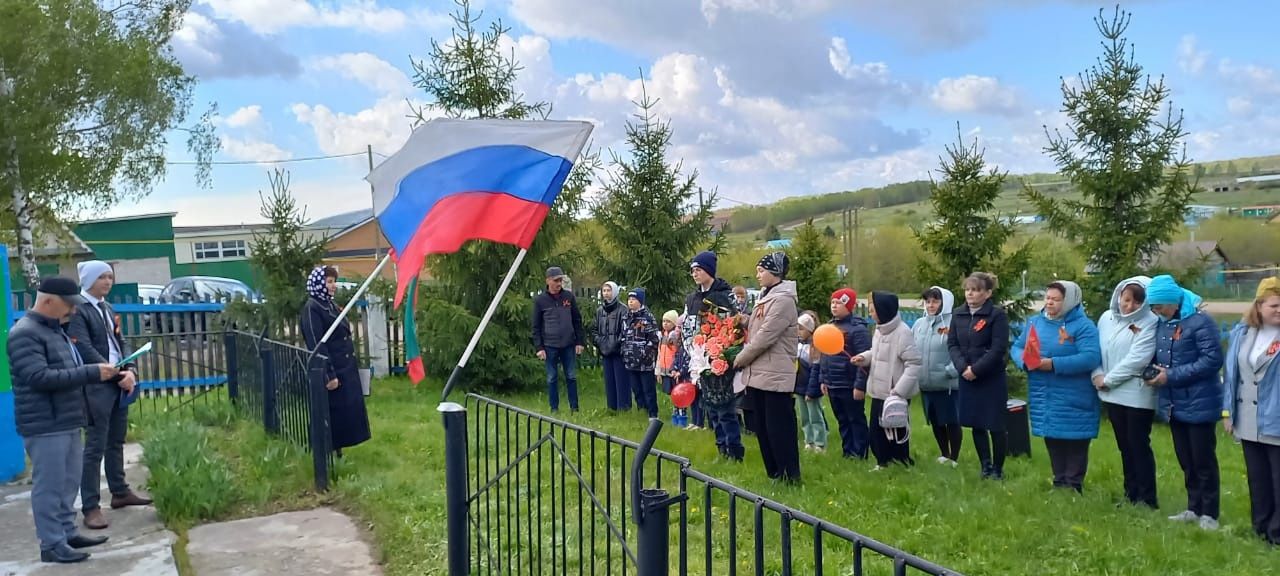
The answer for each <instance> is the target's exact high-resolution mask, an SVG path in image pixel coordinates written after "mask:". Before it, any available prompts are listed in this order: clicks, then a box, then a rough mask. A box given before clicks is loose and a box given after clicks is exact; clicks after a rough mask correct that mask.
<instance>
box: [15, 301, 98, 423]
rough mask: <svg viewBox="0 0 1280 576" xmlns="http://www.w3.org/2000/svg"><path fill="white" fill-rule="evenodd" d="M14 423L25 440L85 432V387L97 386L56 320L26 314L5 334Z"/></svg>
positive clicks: (92, 367)
mask: <svg viewBox="0 0 1280 576" xmlns="http://www.w3.org/2000/svg"><path fill="white" fill-rule="evenodd" d="M7 348H8V350H7V351H8V353H9V376H10V378H11V379H12V382H13V405H14V406H13V407H14V420H15V421H16V422H17V425H18V435H19V436H23V437H25V438H30V437H32V436H39V435H42V434H53V433H55V432H66V431H70V430H78V429H80V428H84V427H85V425H86V424H87V423H88V417H87V416H86V414H85V396H84V387H85V386H86V385H88V384H94V383H97V382H100V381H101V378H100V374H99V371H98V366H97V365H96V364H90V365H88V366H85V365H84V364H83V362H82V361H81V360H80V356H79V353H78V352H76V350H75V345H74V344H72V343H71V339H70V338H69V337H67V335H66V333H65V332H63V328H62V326H61V325H60V323H59V322H58V320H57V319H55V318H49V317H47V316H43V315H40V314H38V313H36V312H34V311H28V312H27V313H26V314H25V315H24V316H23V317H22V318H21V319H19V320H18V322H17V323H16V324H14V326H13V329H12V330H10V331H9V343H8V345H7Z"/></svg>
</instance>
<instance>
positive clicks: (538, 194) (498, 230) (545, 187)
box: [368, 118, 592, 306]
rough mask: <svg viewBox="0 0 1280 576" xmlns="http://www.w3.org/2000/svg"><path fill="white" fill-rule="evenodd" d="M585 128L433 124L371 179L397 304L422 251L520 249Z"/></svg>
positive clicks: (560, 180)
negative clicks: (472, 246)
mask: <svg viewBox="0 0 1280 576" xmlns="http://www.w3.org/2000/svg"><path fill="white" fill-rule="evenodd" d="M591 128H592V125H591V124H590V123H588V122H577V121H522V120H490V119H481V120H454V119H443V118H441V119H435V120H431V121H430V122H427V123H426V124H424V125H422V126H420V127H419V128H418V129H416V130H414V132H413V135H412V136H410V138H409V141H408V142H406V143H405V145H404V147H403V148H401V149H400V151H399V152H397V153H396V154H395V155H394V156H392V157H391V158H388V159H387V160H386V161H385V162H383V163H382V164H381V165H379V166H378V167H377V168H376V169H374V170H373V172H371V173H370V174H369V177H368V180H369V182H370V183H371V184H372V185H373V205H374V206H373V210H374V215H375V217H376V218H377V219H378V224H379V226H380V227H381V228H382V232H383V234H385V235H386V237H387V240H388V241H389V242H390V243H391V247H392V249H393V250H394V252H393V254H394V255H395V262H396V280H397V282H396V284H397V287H396V306H399V305H400V302H401V300H402V299H403V297H404V294H405V288H406V287H407V286H408V285H409V284H410V283H411V282H415V281H416V280H417V277H418V273H419V271H420V270H421V269H422V263H423V260H424V259H425V258H426V256H427V255H428V254H441V253H449V252H456V251H457V250H458V249H459V248H461V247H462V245H463V244H464V243H466V242H467V241H468V240H490V241H493V242H501V243H504V244H514V245H516V246H519V247H521V248H528V247H529V245H530V244H532V243H533V239H534V236H536V235H537V233H538V228H540V227H541V226H542V221H543V219H545V218H546V216H547V213H548V212H549V211H550V210H551V204H552V203H553V202H555V199H556V196H558V195H559V194H560V189H561V187H562V186H563V185H564V181H565V178H567V177H568V176H569V170H570V169H572V168H573V163H574V161H575V160H577V158H578V154H579V153H581V152H582V148H583V146H585V145H586V143H587V138H588V137H589V136H590V134H591Z"/></svg>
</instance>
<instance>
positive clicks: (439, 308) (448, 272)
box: [411, 0, 598, 387]
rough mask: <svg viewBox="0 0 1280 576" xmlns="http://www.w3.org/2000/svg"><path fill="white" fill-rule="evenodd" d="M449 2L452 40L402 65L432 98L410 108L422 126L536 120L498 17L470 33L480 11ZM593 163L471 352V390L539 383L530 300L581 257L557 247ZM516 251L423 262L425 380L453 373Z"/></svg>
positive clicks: (569, 191)
mask: <svg viewBox="0 0 1280 576" xmlns="http://www.w3.org/2000/svg"><path fill="white" fill-rule="evenodd" d="M455 3H456V4H457V8H456V9H455V11H454V13H453V14H452V18H453V22H454V25H453V34H452V38H451V39H450V40H449V41H448V42H445V43H440V42H436V41H435V40H432V42H431V50H430V54H429V56H428V57H427V59H426V60H412V62H411V63H412V66H413V70H414V85H415V86H417V87H418V88H420V89H422V90H423V91H424V92H426V94H427V96H428V97H430V99H431V103H430V104H429V105H428V106H427V107H426V108H419V109H415V110H414V115H415V116H416V118H417V120H418V121H419V122H424V121H426V120H427V119H428V118H429V117H430V115H431V114H432V113H433V111H435V112H440V113H443V114H444V115H445V116H448V117H450V118H510V119H545V118H546V116H547V114H549V113H550V111H551V105H550V104H549V103H547V102H534V103H529V102H526V101H525V100H524V96H523V95H522V94H521V93H520V92H519V90H518V89H517V88H516V80H517V79H518V78H519V73H520V70H521V67H520V64H519V63H518V62H516V61H515V59H514V55H513V54H512V53H511V52H510V51H507V50H504V49H503V48H502V46H501V39H502V36H503V34H505V33H506V32H507V28H506V27H504V26H503V25H502V22H501V20H495V21H494V22H493V23H491V24H490V26H489V27H488V29H487V30H483V31H482V30H478V29H477V26H478V25H479V23H480V20H481V17H482V14H480V13H475V14H473V13H472V11H471V2H470V0H455ZM597 165H598V162H597V160H596V158H595V157H593V156H587V157H585V158H582V159H579V161H578V162H577V163H576V164H575V166H574V170H573V172H572V173H571V174H570V176H569V178H568V180H567V181H566V182H565V186H564V190H563V191H562V192H561V193H560V196H559V197H558V198H557V199H556V202H555V205H553V206H552V207H551V212H550V213H549V214H548V215H547V218H546V220H544V221H543V224H542V229H541V230H540V231H539V232H538V236H537V238H536V239H535V240H534V242H533V245H532V246H531V247H530V248H529V252H528V254H527V255H526V256H525V260H524V264H523V265H522V266H521V268H520V270H519V271H518V272H517V274H516V276H515V277H514V278H513V279H512V282H511V287H510V289H509V290H508V291H507V293H506V296H505V297H504V298H503V302H502V305H501V306H499V307H498V310H497V312H496V313H495V314H494V317H493V320H492V322H491V323H490V324H489V326H488V327H487V328H486V330H485V334H484V337H483V338H482V339H481V340H480V344H479V346H478V347H477V348H476V352H475V356H474V358H475V359H474V360H473V362H472V363H471V365H473V366H483V369H481V370H472V371H471V372H470V373H469V374H468V378H467V382H469V383H470V384H473V385H479V386H488V387H519V386H523V385H526V384H532V383H534V381H535V380H540V378H537V379H535V378H532V377H531V376H530V375H532V374H541V371H542V366H541V364H540V363H539V362H538V360H537V358H536V357H535V356H534V350H533V344H532V342H531V341H530V339H529V310H530V309H531V306H532V302H531V300H530V298H529V294H531V293H535V292H537V291H539V290H541V289H542V288H543V287H544V284H543V282H544V281H543V275H542V270H544V269H545V268H546V267H548V266H551V265H558V266H563V267H564V268H565V269H566V270H567V271H568V272H569V273H570V274H572V273H573V270H574V264H576V263H578V262H580V261H581V256H580V255H579V254H578V253H577V252H575V251H573V250H572V249H570V250H569V251H563V250H558V249H557V244H558V243H559V242H558V241H559V240H560V239H561V238H562V237H564V236H565V235H567V234H568V233H569V232H570V231H572V229H573V228H574V226H575V220H574V215H575V214H577V212H578V211H579V210H580V209H581V208H582V205H583V200H582V198H583V193H584V192H585V190H586V187H587V185H588V184H590V181H591V180H590V174H591V172H592V170H593V169H594V168H595V167H596V166H597ZM516 252H517V249H516V248H515V247H514V246H508V245H503V244H496V243H493V242H486V241H473V242H468V243H467V244H466V245H465V246H463V247H462V249H461V250H459V251H458V252H456V253H453V254H443V255H436V256H432V257H430V258H428V259H427V270H428V271H429V273H430V275H431V277H432V279H433V280H434V282H433V283H432V285H430V286H428V287H426V288H424V289H423V290H421V291H420V293H419V294H420V295H419V304H420V308H421V314H420V315H419V318H420V320H419V321H418V329H419V332H420V338H419V342H420V343H421V348H422V353H423V358H424V363H425V366H426V369H427V372H428V373H429V374H434V375H440V376H443V375H447V374H448V373H449V371H450V370H452V368H453V364H454V362H455V361H456V360H457V359H458V358H459V357H461V355H462V351H463V349H464V348H465V347H466V345H467V342H468V340H469V339H470V338H471V334H472V332H473V331H474V330H475V329H476V327H477V326H479V324H480V317H481V316H483V314H484V311H485V309H486V308H487V307H488V305H489V301H490V300H491V299H492V298H493V295H494V293H496V292H497V291H498V287H499V285H500V284H501V282H502V278H503V275H504V273H505V272H506V269H507V267H508V266H509V265H510V264H511V262H512V261H513V260H514V259H515V256H516Z"/></svg>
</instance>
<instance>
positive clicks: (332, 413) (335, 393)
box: [301, 266, 370, 456]
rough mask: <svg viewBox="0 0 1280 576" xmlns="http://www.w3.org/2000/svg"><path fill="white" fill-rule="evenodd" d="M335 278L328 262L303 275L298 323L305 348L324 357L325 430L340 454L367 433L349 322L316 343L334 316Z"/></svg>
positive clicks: (365, 414)
mask: <svg viewBox="0 0 1280 576" xmlns="http://www.w3.org/2000/svg"><path fill="white" fill-rule="evenodd" d="M337 282H338V271H337V270H336V269H334V268H333V267H332V266H317V267H316V268H315V269H314V270H312V271H311V275H310V276H309V277H307V295H308V298H307V303H306V304H305V305H303V307H302V318H301V324H302V337H303V338H305V339H306V342H307V348H308V349H309V350H315V351H316V354H318V355H323V356H324V357H325V358H326V359H327V360H326V361H325V367H324V373H325V382H326V384H325V389H327V390H328V391H329V430H330V436H331V437H332V438H333V446H332V447H333V449H334V450H336V451H337V452H338V455H339V456H341V455H342V449H343V448H346V447H348V446H355V445H357V444H360V443H361V442H364V441H365V440H368V439H369V435H370V434H369V415H368V413H367V412H365V408H364V392H363V390H361V386H360V371H359V365H358V364H357V363H356V348H355V344H354V343H353V342H352V341H351V326H350V325H349V324H347V321H346V320H345V319H343V320H342V322H339V323H338V327H337V329H335V330H334V331H333V335H332V336H330V337H329V340H328V341H327V342H324V343H320V339H321V338H323V337H324V333H325V331H326V330H328V329H329V326H331V325H332V324H333V321H334V320H335V319H337V317H338V307H337V306H335V305H334V302H333V294H334V292H336V291H337V289H338V284H337Z"/></svg>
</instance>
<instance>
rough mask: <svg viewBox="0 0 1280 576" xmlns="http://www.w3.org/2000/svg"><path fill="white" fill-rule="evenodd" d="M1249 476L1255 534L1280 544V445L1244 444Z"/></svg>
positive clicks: (1246, 470) (1250, 507) (1245, 464)
mask: <svg viewBox="0 0 1280 576" xmlns="http://www.w3.org/2000/svg"><path fill="white" fill-rule="evenodd" d="M1241 444H1242V445H1243V446H1244V469H1245V473H1246V474H1247V475H1248V477H1249V509H1250V511H1251V512H1252V514H1251V515H1252V516H1253V531H1254V532H1257V533H1258V535H1259V536H1262V537H1263V538H1265V539H1266V540H1267V541H1268V542H1270V543H1272V544H1276V545H1280V446H1272V445H1270V444H1261V443H1258V442H1249V441H1247V440H1246V441H1244V442H1241Z"/></svg>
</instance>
